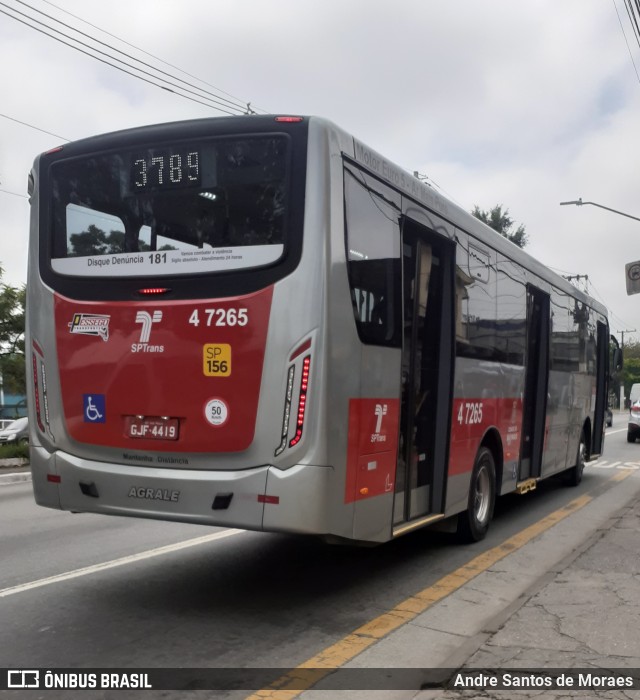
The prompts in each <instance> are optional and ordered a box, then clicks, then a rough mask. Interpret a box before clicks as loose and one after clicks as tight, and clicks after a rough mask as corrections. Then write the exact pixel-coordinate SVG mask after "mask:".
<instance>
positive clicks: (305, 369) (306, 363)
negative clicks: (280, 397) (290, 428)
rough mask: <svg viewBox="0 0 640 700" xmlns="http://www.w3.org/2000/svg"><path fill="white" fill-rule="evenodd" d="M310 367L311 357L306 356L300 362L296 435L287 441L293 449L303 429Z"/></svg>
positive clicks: (300, 437)
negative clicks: (300, 372)
mask: <svg viewBox="0 0 640 700" xmlns="http://www.w3.org/2000/svg"><path fill="white" fill-rule="evenodd" d="M310 367H311V355H307V356H306V357H305V358H304V360H303V361H302V378H301V380H300V395H299V397H298V416H297V421H296V434H295V435H294V436H293V438H292V439H291V440H290V441H289V447H295V446H296V445H297V444H298V443H299V442H300V440H301V439H302V430H303V428H304V414H305V411H306V410H307V390H308V388H309V370H310Z"/></svg>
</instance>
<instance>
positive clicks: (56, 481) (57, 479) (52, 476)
mask: <svg viewBox="0 0 640 700" xmlns="http://www.w3.org/2000/svg"><path fill="white" fill-rule="evenodd" d="M47 481H49V482H51V483H52V484H59V483H60V482H61V481H62V478H61V477H60V476H59V475H58V474H47Z"/></svg>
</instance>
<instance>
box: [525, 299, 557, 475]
mask: <svg viewBox="0 0 640 700" xmlns="http://www.w3.org/2000/svg"><path fill="white" fill-rule="evenodd" d="M550 326H551V299H550V296H549V294H547V293H546V292H543V291H542V290H540V289H537V288H536V287H533V286H531V285H528V286H527V352H526V375H525V387H524V396H523V405H522V448H521V451H520V455H521V458H520V470H519V474H518V479H519V481H524V480H526V479H531V478H538V477H540V474H541V470H542V457H543V453H544V440H545V432H546V416H547V395H548V388H549V347H550Z"/></svg>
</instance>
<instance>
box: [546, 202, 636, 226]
mask: <svg viewBox="0 0 640 700" xmlns="http://www.w3.org/2000/svg"><path fill="white" fill-rule="evenodd" d="M565 204H576V205H577V206H579V207H581V206H582V205H583V204H591V205H592V206H594V207H600V209H606V210H607V211H612V212H613V213H614V214H620V216H626V217H627V218H629V219H635V221H640V217H637V216H631V214H625V213H624V212H623V211H618V210H617V209H612V208H611V207H605V206H604V205H603V204H597V203H596V202H583V201H582V197H580V199H576V200H573V201H571V202H560V206H564V205H565Z"/></svg>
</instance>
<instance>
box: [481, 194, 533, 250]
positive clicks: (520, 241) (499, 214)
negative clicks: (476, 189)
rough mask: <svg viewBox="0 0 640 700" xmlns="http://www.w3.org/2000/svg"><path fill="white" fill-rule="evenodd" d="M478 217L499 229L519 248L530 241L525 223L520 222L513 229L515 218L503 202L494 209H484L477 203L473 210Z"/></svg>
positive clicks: (500, 232) (493, 227)
mask: <svg viewBox="0 0 640 700" xmlns="http://www.w3.org/2000/svg"><path fill="white" fill-rule="evenodd" d="M471 213H472V214H473V215H474V216H475V217H476V219H480V221H484V223H485V224H487V226H490V227H491V228H492V229H493V230H494V231H497V232H498V233H499V234H500V235H501V236H504V237H505V238H506V239H507V240H509V241H511V242H512V243H515V244H516V245H517V246H518V247H519V248H524V247H525V246H526V245H527V242H528V236H527V234H526V231H525V227H524V226H523V224H520V226H518V228H517V229H516V230H515V231H512V229H513V226H514V221H513V219H512V218H511V217H510V216H509V210H508V209H504V210H503V208H502V204H496V206H495V207H493V209H490V210H489V211H484V210H483V209H480V207H478V205H477V204H476V205H475V206H474V207H473V210H472V212H471Z"/></svg>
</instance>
